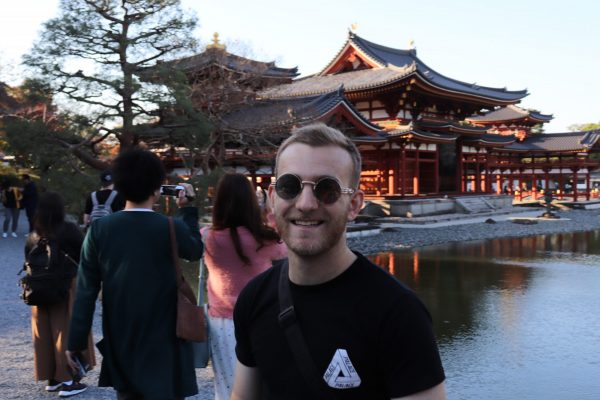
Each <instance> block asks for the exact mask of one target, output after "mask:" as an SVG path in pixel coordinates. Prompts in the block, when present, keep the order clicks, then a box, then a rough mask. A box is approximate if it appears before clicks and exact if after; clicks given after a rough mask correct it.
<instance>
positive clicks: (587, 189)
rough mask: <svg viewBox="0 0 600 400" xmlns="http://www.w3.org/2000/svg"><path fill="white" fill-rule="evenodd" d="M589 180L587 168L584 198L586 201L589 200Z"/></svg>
mask: <svg viewBox="0 0 600 400" xmlns="http://www.w3.org/2000/svg"><path fill="white" fill-rule="evenodd" d="M590 181H591V177H590V170H589V169H588V171H587V174H585V199H586V200H588V201H589V200H590V189H591V185H590Z"/></svg>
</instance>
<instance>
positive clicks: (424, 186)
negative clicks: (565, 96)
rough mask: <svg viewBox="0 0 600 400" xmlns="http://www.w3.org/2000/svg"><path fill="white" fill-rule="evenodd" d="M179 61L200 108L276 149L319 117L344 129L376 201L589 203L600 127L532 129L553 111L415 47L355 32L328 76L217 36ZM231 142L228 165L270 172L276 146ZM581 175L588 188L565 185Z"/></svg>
mask: <svg viewBox="0 0 600 400" xmlns="http://www.w3.org/2000/svg"><path fill="white" fill-rule="evenodd" d="M172 65H175V66H176V67H177V68H178V69H180V70H181V71H183V72H185V74H186V76H187V77H188V80H189V82H190V83H191V84H194V83H198V82H203V84H204V85H203V86H199V87H203V88H204V90H205V92H204V94H203V95H202V96H201V97H198V98H196V99H195V104H196V107H198V108H199V109H202V110H205V111H209V112H211V111H212V110H213V109H214V102H215V101H218V102H221V103H222V102H223V101H224V100H223V99H225V100H226V103H227V104H228V107H226V108H222V110H223V112H222V113H221V114H218V113H217V114H218V118H219V121H220V125H219V129H228V130H230V131H234V132H239V133H240V134H241V135H244V134H248V135H250V134H252V135H259V136H263V137H265V138H269V140H270V142H272V143H278V142H280V141H281V140H283V138H285V136H286V135H287V134H289V130H290V129H291V128H292V127H294V126H301V125H304V124H307V123H310V122H314V121H322V122H325V123H327V124H328V125H331V126H334V127H337V128H339V129H341V130H342V131H343V132H345V134H346V135H348V136H349V137H351V138H352V140H353V141H354V142H355V143H356V144H357V145H358V147H359V149H360V151H361V153H362V156H363V172H362V175H361V183H360V185H361V189H362V190H364V191H365V193H366V194H367V197H368V198H372V199H386V198H387V199H394V198H415V197H422V196H440V195H461V194H467V193H474V194H501V193H510V194H515V195H518V196H519V197H520V198H522V197H524V196H532V197H533V198H537V197H539V196H542V193H541V190H543V189H551V190H555V191H556V194H557V195H558V197H559V198H562V197H564V196H571V197H573V198H574V199H575V200H577V199H578V198H581V197H582V196H583V197H585V198H589V197H590V196H591V194H592V190H591V188H592V187H591V173H592V172H593V171H595V170H597V169H598V168H599V167H600V160H598V159H596V158H590V157H589V155H590V154H592V153H596V152H598V151H599V150H600V144H598V139H599V138H600V132H597V131H593V132H569V133H556V134H539V135H532V134H531V131H532V128H533V127H535V126H540V125H543V124H544V123H546V122H548V121H550V120H551V119H552V115H546V114H542V113H540V112H538V111H532V110H525V109H522V108H520V107H518V106H517V105H516V104H518V103H519V102H520V101H521V100H522V99H523V98H524V97H525V96H527V94H528V93H527V91H526V90H507V89H506V88H491V87H486V86H482V85H477V84H471V83H466V82H462V81H459V80H456V79H452V78H449V77H447V76H445V75H442V74H441V73H438V72H437V71H435V70H434V69H432V68H430V67H429V66H428V65H426V64H425V63H424V62H423V61H422V60H421V59H419V58H418V57H417V51H416V49H414V48H413V49H408V50H401V49H394V48H390V47H386V46H382V45H379V44H376V43H373V42H369V41H367V40H365V39H363V38H362V37H360V36H358V35H356V34H355V33H353V32H349V35H348V39H347V40H346V42H345V43H344V45H343V46H342V48H341V49H340V51H339V52H338V53H337V54H336V55H335V56H334V57H333V58H332V60H331V61H330V62H329V63H328V64H327V65H326V66H325V67H324V68H323V70H322V71H321V72H319V73H317V74H314V75H311V76H307V77H303V78H296V76H297V69H296V68H291V69H286V68H279V67H276V66H275V64H274V63H261V62H257V61H253V60H250V59H247V58H243V57H239V56H235V55H232V54H230V53H228V52H227V51H226V49H225V48H224V46H219V45H218V41H216V40H215V43H214V44H213V45H212V46H211V47H210V48H208V49H207V50H206V51H205V52H203V53H201V54H198V55H196V56H193V57H189V58H186V59H182V60H178V61H175V62H173V64H172ZM224 74H226V75H227V78H228V80H227V82H233V83H235V85H233V86H229V87H227V91H226V92H224V91H222V89H223V87H224V85H223V83H222V82H223V81H220V80H219V79H222V77H223V75H224ZM232 78H233V79H232ZM210 82H213V83H214V84H213V85H211V84H210ZM236 87H237V89H235V90H232V89H234V88H236ZM220 90H221V91H220ZM207 93H208V94H207ZM211 93H212V95H211ZM225 93H230V94H229V95H227V96H223V95H224V94H225ZM231 93H233V94H237V96H233V95H231ZM211 99H212V100H211ZM211 107H212V108H211ZM224 147H225V149H224V150H222V151H224V152H225V153H224V157H225V165H226V166H227V167H229V168H231V169H235V170H238V171H243V172H245V173H247V174H249V175H250V176H252V177H253V179H257V177H260V178H262V179H268V178H270V175H272V164H273V158H274V152H275V147H274V146H271V147H268V146H264V147H260V146H258V147H257V146H256V145H255V146H254V147H252V146H246V147H244V146H240V145H239V143H235V142H233V141H232V142H227V143H224ZM171 161H172V162H174V164H173V166H175V165H176V159H172V160H171ZM580 180H583V181H584V182H585V183H584V185H583V186H582V185H581V184H575V185H571V189H568V186H569V182H579V181H580Z"/></svg>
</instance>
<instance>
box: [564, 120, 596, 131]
mask: <svg viewBox="0 0 600 400" xmlns="http://www.w3.org/2000/svg"><path fill="white" fill-rule="evenodd" d="M596 129H600V122H596V123H594V122H590V123H587V124H575V125H570V126H569V130H571V131H573V132H583V131H593V130H596Z"/></svg>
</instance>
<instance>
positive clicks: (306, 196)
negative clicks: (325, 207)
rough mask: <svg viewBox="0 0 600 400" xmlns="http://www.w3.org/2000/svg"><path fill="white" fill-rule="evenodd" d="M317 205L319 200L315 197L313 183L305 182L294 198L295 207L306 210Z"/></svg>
mask: <svg viewBox="0 0 600 400" xmlns="http://www.w3.org/2000/svg"><path fill="white" fill-rule="evenodd" d="M318 207H319V200H317V198H316V197H315V192H314V190H313V185H311V184H309V183H305V184H304V185H303V186H302V191H301V192H300V194H299V195H298V198H297V199H296V208H297V209H298V210H302V211H306V210H313V209H315V208H318Z"/></svg>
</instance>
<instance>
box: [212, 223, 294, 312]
mask: <svg viewBox="0 0 600 400" xmlns="http://www.w3.org/2000/svg"><path fill="white" fill-rule="evenodd" d="M237 232H238V235H239V237H240V243H241V245H242V249H243V251H244V254H245V255H246V257H248V258H249V259H250V265H246V264H244V262H243V261H242V260H241V259H240V258H239V257H238V255H237V252H236V251H235V247H234V245H233V241H232V240H231V236H230V234H229V229H224V230H220V231H215V230H213V229H210V228H203V229H202V230H201V233H202V237H203V239H204V245H205V247H204V251H205V252H204V262H205V264H206V268H207V269H208V304H209V308H208V310H209V311H208V313H209V315H210V316H211V317H217V318H233V306H234V305H235V302H236V300H237V298H238V295H239V294H240V292H241V291H242V289H243V288H244V286H246V284H247V283H248V282H249V281H250V279H252V278H254V277H255V276H256V275H258V274H260V273H261V272H263V271H265V270H266V269H268V268H269V267H271V261H273V260H278V259H281V258H284V257H286V256H287V247H286V245H285V243H283V242H282V243H277V242H271V243H266V244H265V245H264V246H263V247H261V248H260V250H258V251H257V250H256V249H257V247H258V243H257V242H256V240H254V237H253V236H252V235H251V234H250V231H248V229H246V228H245V227H238V228H237Z"/></svg>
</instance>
